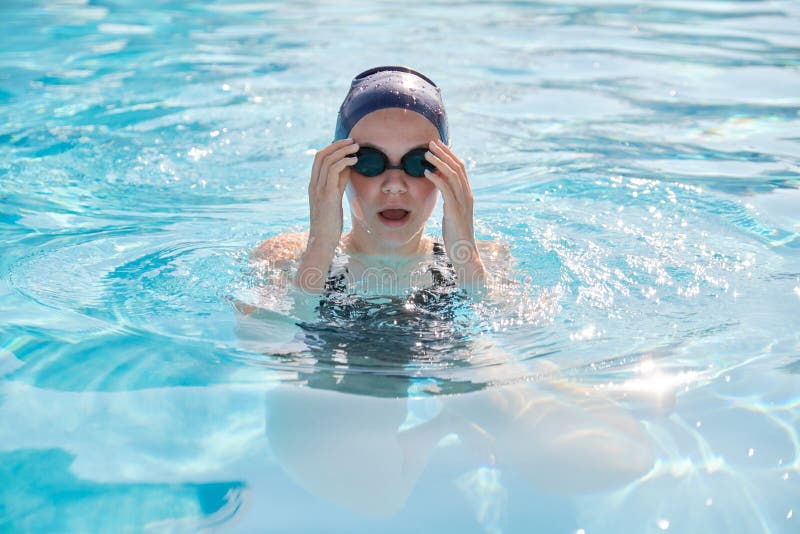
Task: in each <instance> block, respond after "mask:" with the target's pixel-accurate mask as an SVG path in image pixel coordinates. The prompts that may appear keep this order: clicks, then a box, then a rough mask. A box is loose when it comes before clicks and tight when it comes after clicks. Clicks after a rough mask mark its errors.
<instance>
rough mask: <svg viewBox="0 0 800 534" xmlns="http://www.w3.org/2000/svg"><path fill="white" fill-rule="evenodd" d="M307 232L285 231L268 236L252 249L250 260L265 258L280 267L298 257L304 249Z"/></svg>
mask: <svg viewBox="0 0 800 534" xmlns="http://www.w3.org/2000/svg"><path fill="white" fill-rule="evenodd" d="M307 241H308V232H307V231H306V232H286V233H283V234H278V235H275V236H272V237H270V238H269V239H267V240H265V241H263V242H262V243H261V244H260V245H258V246H257V247H256V248H254V249H253V251H252V252H251V253H250V259H252V260H267V261H269V262H270V263H272V264H273V265H274V266H275V267H281V266H282V265H287V264H289V263H291V262H294V261H297V260H298V259H300V256H301V255H302V254H303V251H304V250H305V249H306V242H307Z"/></svg>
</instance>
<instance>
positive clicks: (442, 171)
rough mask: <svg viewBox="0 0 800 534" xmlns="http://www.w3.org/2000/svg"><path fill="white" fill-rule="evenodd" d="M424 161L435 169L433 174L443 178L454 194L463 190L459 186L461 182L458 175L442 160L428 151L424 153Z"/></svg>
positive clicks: (461, 186) (462, 187)
mask: <svg viewBox="0 0 800 534" xmlns="http://www.w3.org/2000/svg"><path fill="white" fill-rule="evenodd" d="M425 159H426V160H428V161H429V162H430V163H431V164H432V165H433V166H434V167H436V173H434V174H438V175H440V176H441V177H442V178H444V179H445V180H446V181H447V183H448V184H449V185H450V188H451V189H452V191H453V193H454V194H460V193H461V192H462V191H463V190H464V186H463V185H462V184H461V181H462V180H460V179H459V177H458V173H457V172H456V171H455V170H453V169H452V168H451V167H450V165H448V164H447V163H446V162H445V161H444V160H442V159H441V158H440V157H438V156H436V155H435V154H433V153H432V152H430V151H428V152H426V153H425Z"/></svg>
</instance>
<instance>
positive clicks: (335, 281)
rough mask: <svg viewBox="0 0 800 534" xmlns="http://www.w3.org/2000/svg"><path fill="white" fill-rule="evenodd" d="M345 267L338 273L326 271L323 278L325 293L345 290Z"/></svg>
mask: <svg viewBox="0 0 800 534" xmlns="http://www.w3.org/2000/svg"><path fill="white" fill-rule="evenodd" d="M348 272H349V271H348V270H347V267H345V268H344V269H343V270H342V271H341V272H340V273H338V274H331V272H330V270H329V271H328V278H327V279H326V280H325V294H326V295H328V294H330V293H345V292H347V273H348Z"/></svg>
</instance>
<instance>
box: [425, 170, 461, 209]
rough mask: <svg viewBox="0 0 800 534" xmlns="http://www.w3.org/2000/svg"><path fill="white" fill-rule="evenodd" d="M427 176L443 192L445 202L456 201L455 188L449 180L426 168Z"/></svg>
mask: <svg viewBox="0 0 800 534" xmlns="http://www.w3.org/2000/svg"><path fill="white" fill-rule="evenodd" d="M425 178H427V179H428V180H430V181H431V182H433V185H435V186H436V189H438V190H439V191H441V192H442V198H443V199H444V203H445V204H450V203H454V202H455V195H454V194H453V188H452V187H451V186H450V184H449V183H448V182H447V180H445V179H444V178H442V177H441V176H439V175H438V174H437V173H435V172H433V171H429V170H428V169H425Z"/></svg>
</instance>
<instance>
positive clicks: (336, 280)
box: [324, 241, 456, 295]
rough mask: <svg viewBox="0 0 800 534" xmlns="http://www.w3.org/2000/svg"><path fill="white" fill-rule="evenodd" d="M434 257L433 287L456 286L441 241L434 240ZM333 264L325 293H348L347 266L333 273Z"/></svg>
mask: <svg viewBox="0 0 800 534" xmlns="http://www.w3.org/2000/svg"><path fill="white" fill-rule="evenodd" d="M433 259H434V262H433V263H432V264H431V266H430V267H428V272H429V273H431V278H433V287H455V286H456V274H455V270H454V269H453V264H452V263H451V262H450V261H449V259H448V258H447V252H445V249H444V245H443V244H442V243H440V242H439V241H434V242H433ZM332 270H333V266H331V268H330V269H329V270H328V278H327V279H326V280H325V292H324V293H325V295H330V294H331V293H347V275H348V274H349V272H350V271H348V269H347V266H343V267H342V269H341V270H340V271H339V272H338V273H336V274H332V272H331V271H332Z"/></svg>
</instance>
